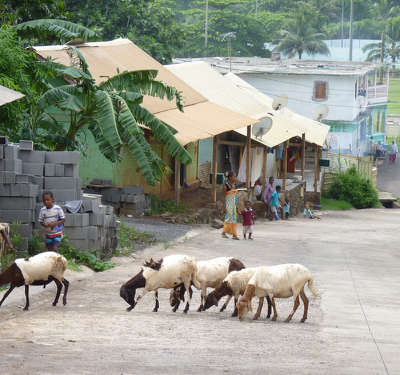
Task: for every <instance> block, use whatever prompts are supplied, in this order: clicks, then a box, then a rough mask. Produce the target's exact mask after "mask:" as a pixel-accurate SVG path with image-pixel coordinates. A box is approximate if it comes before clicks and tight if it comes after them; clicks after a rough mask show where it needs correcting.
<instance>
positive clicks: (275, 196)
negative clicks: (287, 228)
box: [270, 185, 282, 220]
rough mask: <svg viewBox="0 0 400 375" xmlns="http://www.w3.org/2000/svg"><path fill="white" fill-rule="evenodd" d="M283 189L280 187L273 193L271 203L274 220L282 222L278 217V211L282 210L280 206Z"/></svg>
mask: <svg viewBox="0 0 400 375" xmlns="http://www.w3.org/2000/svg"><path fill="white" fill-rule="evenodd" d="M281 190H282V188H281V187H280V186H279V185H278V186H277V187H276V189H275V191H274V192H273V193H272V196H271V201H270V206H271V212H272V220H273V219H275V220H281V218H280V217H279V215H278V210H279V211H280V210H281V205H280V204H279V197H280V194H279V193H280V192H281Z"/></svg>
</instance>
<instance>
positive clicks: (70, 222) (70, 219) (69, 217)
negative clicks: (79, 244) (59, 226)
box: [64, 214, 74, 227]
mask: <svg viewBox="0 0 400 375" xmlns="http://www.w3.org/2000/svg"><path fill="white" fill-rule="evenodd" d="M73 226H74V214H65V221H64V227H73Z"/></svg>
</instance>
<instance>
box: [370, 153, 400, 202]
mask: <svg viewBox="0 0 400 375" xmlns="http://www.w3.org/2000/svg"><path fill="white" fill-rule="evenodd" d="M376 187H377V188H378V189H379V190H381V191H388V192H390V193H392V194H393V195H394V196H395V197H396V198H400V157H397V159H396V162H395V163H394V164H390V163H389V157H387V158H386V160H385V162H384V163H383V164H381V165H380V166H379V167H378V180H377V186H376Z"/></svg>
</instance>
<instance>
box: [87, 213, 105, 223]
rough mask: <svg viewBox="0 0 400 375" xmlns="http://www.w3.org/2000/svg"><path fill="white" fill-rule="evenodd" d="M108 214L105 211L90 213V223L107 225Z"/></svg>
mask: <svg viewBox="0 0 400 375" xmlns="http://www.w3.org/2000/svg"><path fill="white" fill-rule="evenodd" d="M105 224H106V214H105V213H94V212H91V213H90V214H89V225H105Z"/></svg>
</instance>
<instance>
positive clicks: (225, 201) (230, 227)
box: [222, 172, 239, 240]
mask: <svg viewBox="0 0 400 375" xmlns="http://www.w3.org/2000/svg"><path fill="white" fill-rule="evenodd" d="M225 176H226V177H227V178H228V181H226V184H225V185H224V186H223V188H222V209H223V210H224V213H225V221H224V228H223V229H222V237H224V238H228V236H227V235H226V234H231V235H232V236H233V237H232V238H233V239H234V240H239V237H238V236H237V194H238V191H237V188H236V174H235V173H234V172H228V173H227V174H226V175H225Z"/></svg>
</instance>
